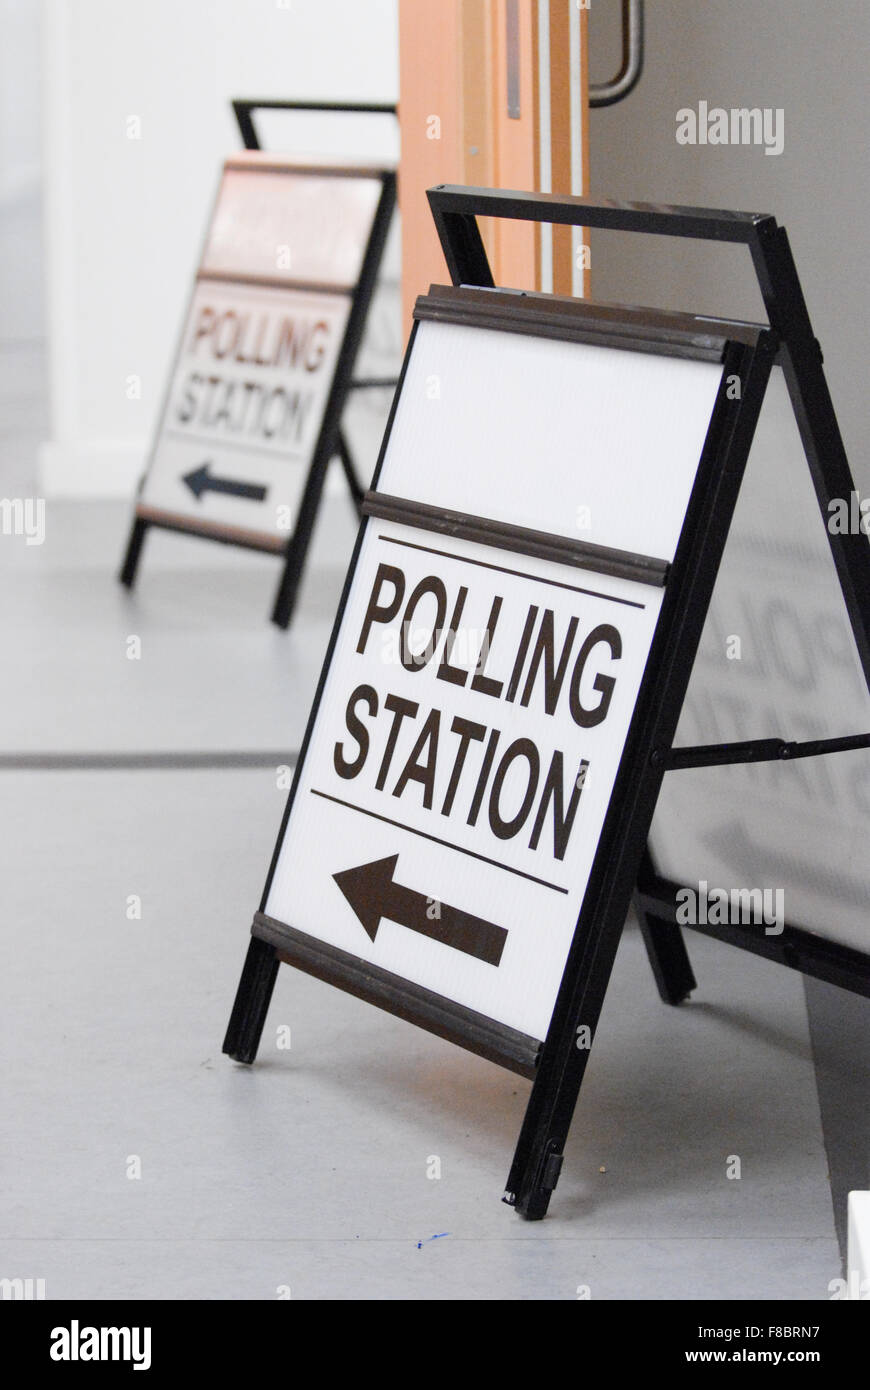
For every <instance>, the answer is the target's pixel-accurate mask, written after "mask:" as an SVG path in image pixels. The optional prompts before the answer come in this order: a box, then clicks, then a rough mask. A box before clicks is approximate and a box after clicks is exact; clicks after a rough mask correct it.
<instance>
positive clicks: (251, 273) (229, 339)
mask: <svg viewBox="0 0 870 1390" xmlns="http://www.w3.org/2000/svg"><path fill="white" fill-rule="evenodd" d="M382 189H383V178H382V175H381V174H379V172H378V171H377V170H373V169H369V168H368V167H361V168H359V169H357V170H356V171H352V170H348V169H339V168H336V167H332V166H329V165H319V164H318V163H317V161H314V162H313V164H312V165H310V166H308V165H306V166H299V165H297V164H295V163H293V162H290V161H283V162H282V160H281V159H280V157H276V156H275V155H268V156H267V155H263V154H261V153H252V154H245V155H240V156H238V157H236V158H234V159H232V160H229V161H228V162H227V164H226V165H225V167H224V171H223V176H222V179H221V185H220V189H219V192H218V197H217V201H216V203H215V208H214V211H213V214H212V218H211V224H210V227H209V230H208V235H207V237H206V242H205V248H204V250H203V254H202V260H201V263H200V268H199V272H198V274H197V280H196V285H195V288H194V293H193V297H192V300H191V303H190V307H189V310H188V314H187V319H186V322H185V325H184V330H183V336H182V340H181V343H180V346H179V350H178V355H177V358H176V362H175V366H174V369H173V374H172V380H171V382H170V387H169V391H168V395H167V399H166V403H165V407H164V412H163V417H162V420H161V425H160V429H159V432H158V438H157V442H156V445H155V448H154V452H153V455H152V458H151V461H150V464H149V468H148V471H147V473H146V476H145V479H144V482H143V485H142V488H141V490H140V494H139V501H138V505H137V512H138V515H139V516H140V517H143V518H144V519H146V520H149V519H150V520H153V521H158V522H161V521H162V522H166V523H169V524H173V523H175V524H181V525H186V526H188V527H190V528H192V529H196V530H202V531H204V532H206V533H211V534H216V535H220V536H221V537H222V538H227V539H230V540H232V539H237V540H239V541H241V542H243V543H244V542H246V543H249V544H254V545H258V546H261V547H263V548H265V549H273V550H280V549H281V548H282V547H283V546H285V545H286V543H287V541H288V538H289V536H290V535H291V534H292V532H293V530H294V528H295V525H296V521H297V518H298V515H299V507H300V502H301V499H302V493H303V489H304V487H305V484H306V481H307V478H308V474H309V470H310V468H311V465H312V462H313V461H314V459H315V454H316V450H317V446H318V443H319V440H320V436H321V430H322V427H323V424H324V418H325V412H326V407H327V403H328V400H329V396H330V391H331V388H332V385H333V380H334V378H335V372H336V366H337V363H338V359H339V354H340V351H341V348H342V344H343V341H344V337H345V332H346V330H347V326H348V319H349V316H350V312H351V304H352V294H353V292H354V290H355V288H356V285H357V282H358V280H359V277H360V273H361V269H362V265H363V261H364V257H365V254H366V249H367V247H368V245H369V240H370V237H371V235H372V228H373V225H374V222H375V218H376V215H377V211H378V207H379V203H380V199H381V194H382Z"/></svg>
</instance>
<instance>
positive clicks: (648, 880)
mask: <svg viewBox="0 0 870 1390" xmlns="http://www.w3.org/2000/svg"><path fill="white" fill-rule="evenodd" d="M428 196H429V202H430V205H431V207H432V213H433V216H434V219H435V223H436V226H437V228H438V233H439V236H440V238H441V244H442V247H443V249H444V254H445V256H446V259H447V264H448V267H449V269H450V273H451V276H452V278H453V282H454V284H473V285H484V286H489V285H492V284H493V279H492V272H491V270H490V266H489V262H488V260H487V256H486V251H485V249H484V246H483V241H482V239H481V236H480V232H479V229H478V226H477V218H478V217H479V216H483V217H507V218H519V219H530V220H533V221H538V222H553V223H569V224H571V225H576V223H578V222H579V223H581V224H582V225H584V226H587V227H596V228H601V229H606V230H611V231H623V232H640V233H647V234H652V235H656V236H672V237H689V238H692V239H695V240H701V241H716V242H731V243H736V244H742V245H745V246H747V247H748V249H749V252H750V254H751V257H752V264H753V268H754V270H755V274H756V278H757V280H758V286H759V289H760V291H761V295H762V299H763V301H764V307H765V310H766V312H767V316H768V320H769V323H770V327H771V328H772V329H773V330H774V331H775V332H776V334H777V336H778V338H779V343H780V347H779V353H778V357H777V363H778V365H779V366H780V367H781V368H782V371H783V375H784V378H785V381H786V385H787V387H788V392H789V397H790V400H791V404H792V409H793V411H794V415H795V420H796V423H797V427H798V431H799V434H800V438H801V443H802V445H803V448H804V452H805V454H806V459H807V463H808V465H809V469H810V473H811V475H812V480H813V486H814V488H815V493H816V498H817V500H818V504H819V511H820V513H821V516H822V521H823V524H824V525H825V532H826V534H827V537H828V543H829V545H830V548H831V555H832V557H833V561H834V565H835V567H836V572H837V577H838V580H839V583H840V588H841V591H842V594H843V601H844V603H845V606H846V612H847V614H848V617H849V622H850V624H851V628H852V633H853V635H854V638H855V645H856V647H857V650H858V655H859V659H860V661H861V666H862V669H863V672H864V677H865V680H866V682H867V686H868V690H870V545H868V543H867V539H866V537H865V536H863V535H861V534H860V533H858V532H850V533H847V534H842V535H841V534H834V533H833V532H832V531H831V530H830V529H829V528H828V526H827V520H828V517H829V514H830V513H829V503H830V502H831V501H832V500H834V499H835V498H848V497H851V496H852V493H853V492H854V490H855V483H854V480H853V478H852V473H851V469H850V468H849V462H848V459H847V457H846V450H845V446H844V444H843V439H842V435H841V433H840V427H839V423H838V421H837V415H836V411H835V410H834V405H833V402H832V400H831V395H830V391H829V389H828V384H827V381H826V379H825V372H824V366H823V357H822V350H821V346H820V344H819V342H818V340H817V338H816V336H815V334H814V333H813V329H812V324H811V322H810V316H809V312H808V310H807V306H806V301H805V299H804V295H803V290H802V288H801V283H800V279H799V276H798V272H797V267H796V265H795V262H794V257H793V255H792V252H791V247H790V245H789V240H788V235H787V233H786V230H785V228H784V227H781V226H779V225H778V223H777V221H776V219H775V218H774V217H772V216H770V215H769V214H767V213H748V212H725V211H720V210H716V209H712V208H692V207H671V206H666V205H662V204H654V203H617V202H606V201H600V200H595V199H591V198H562V197H559V196H558V195H555V194H538V193H522V192H519V193H514V192H501V191H496V190H490V189H480V188H460V187H453V186H449V185H442V186H441V187H439V188H434V189H430V190H429V194H428ZM868 747H870V734H866V733H861V734H856V735H851V736H849V737H847V738H833V739H818V740H814V741H813V743H812V744H804V745H801V744H796V743H790V742H787V741H784V740H781V739H756V740H751V741H749V742H747V743H743V744H736V745H735V744H732V745H723V746H711V747H703V748H681V749H673V748H671V747H670V746H669V745H666V744H663V745H661V746H660V747H659V748H657V749H656V751H655V754H654V758H655V761H656V764H657V765H658V766H659V767H660V768H662V769H663V770H664V771H677V770H679V769H683V768H690V767H705V766H711V765H713V764H727V763H737V762H757V761H762V760H773V759H781V760H786V761H787V760H790V759H792V758H794V757H817V756H822V755H825V754H829V753H836V752H844V751H854V750H857V749H867V748H868ZM680 891H681V888H680V885H678V884H675V883H672V882H670V881H669V880H667V879H665V878H663V877H662V876H661V875H660V874H659V873H658V872H657V870H656V867H655V862H654V858H653V855H652V853H651V852H650V851H649V849H648V850H647V851H646V853H645V854H644V856H643V859H642V862H641V868H640V873H639V876H638V882H637V891H636V894H635V906H636V908H637V912H638V916H639V918H640V924H641V930H642V932H643V937H644V942H645V944H646V948H647V952H648V954H649V957H650V962H651V965H652V968H653V973H654V975H655V979H656V983H657V985H658V989H659V993H660V995H661V998H662V999H663V1001H664V1002H665V1003H668V1004H679V1003H681V1002H682V1001H683V1000H684V999H686V998H687V997H688V995H689V994H690V993H691V991H692V990H693V989H695V987H696V981H695V977H694V974H693V972H692V967H691V964H690V962H689V957H688V953H687V951H686V946H685V942H684V940H683V936H682V932H681V931H680V927H679V925H678V923H677V915H676V913H677V902H678V897H677V895H678V893H680ZM692 930H693V931H700V932H702V933H703V934H705V935H708V936H712V937H715V938H716V939H717V940H720V941H726V942H728V943H729V944H731V945H735V946H741V947H743V949H745V950H748V951H751V952H753V953H754V954H756V955H759V956H762V957H764V958H765V959H768V960H773V961H777V962H779V963H780V964H782V965H787V966H789V967H791V968H792V969H795V970H799V971H800V972H801V973H802V974H805V975H811V976H813V977H814V978H816V979H820V980H826V981H828V982H829V983H832V984H837V985H840V986H842V988H844V989H849V990H851V991H853V992H854V993H857V994H862V995H865V996H868V997H870V953H867V952H862V951H858V950H855V949H854V948H852V947H847V946H843V945H841V944H840V943H839V942H836V941H831V940H829V939H827V938H825V937H823V936H820V935H819V934H818V933H817V932H813V931H811V930H807V928H806V927H805V926H797V925H794V924H786V925H785V927H784V929H783V931H782V933H781V934H778V935H777V936H775V937H772V936H765V935H760V934H759V933H758V931H757V930H756V929H753V927H752V926H751V925H750V924H748V923H743V922H742V921H741V922H730V923H727V924H724V925H716V924H712V923H710V924H700V923H699V924H697V925H695V924H692Z"/></svg>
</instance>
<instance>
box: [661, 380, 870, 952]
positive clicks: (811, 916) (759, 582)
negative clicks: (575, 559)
mask: <svg viewBox="0 0 870 1390" xmlns="http://www.w3.org/2000/svg"><path fill="white" fill-rule="evenodd" d="M861 505H862V500H861V499H860V498H859V494H858V492H857V490H855V491H853V492H852V493H851V494H850V495H846V496H845V497H844V498H843V499H837V500H835V501H834V502H833V504H832V505H830V506H828V507H826V512H825V520H826V522H827V525H828V528H829V535H832V536H833V537H834V538H835V539H836V538H837V537H838V536H839V535H840V534H841V533H843V532H844V531H848V532H849V533H850V534H851V535H852V536H853V537H854V539H855V542H856V543H857V544H858V545H861V544H863V545H865V546H867V545H868V544H870V542H868V541H867V536H868V534H870V502H867V503H866V504H865V506H864V510H863V511H862V510H861ZM829 535H826V534H825V527H824V526H822V525H821V524H820V519H819V506H818V502H817V499H816V497H815V495H814V492H813V485H812V479H811V476H810V472H809V470H808V469H807V468H806V467H805V466H804V464H803V446H802V444H801V439H800V434H799V432H798V428H797V425H796V422H795V418H794V413H793V411H792V408H791V404H790V402H789V399H788V392H787V389H786V384H785V381H784V379H783V374H782V370H781V369H780V368H779V367H776V368H775V369H774V371H773V372H772V373H771V378H770V384H769V386H768V390H767V394H766V396H765V400H764V405H763V407H762V411H761V415H760V418H759V422H758V427H757V429H756V433H755V438H754V440H753V444H752V449H751V451H750V454H749V460H748V463H747V466H746V474H745V477H744V482H743V487H742V489H741V492H740V498H739V500H738V503H737V507H736V510H735V513H734V520H733V522H732V526H731V531H730V533H729V537H728V543H727V545H726V547H725V553H724V555H723V558H722V565H721V568H720V570H719V575H718V577H717V580H716V588H715V590H714V592H713V600H712V603H711V605H710V612H709V614H708V617H707V622H706V624H705V627H704V633H703V636H702V639H701V644H700V647H699V649H698V656H697V658H696V661H695V665H694V668H693V671H692V678H691V680H690V682H689V687H688V691H687V694H686V703H685V706H684V709H683V715H682V718H681V720H680V725H679V728H678V731H677V737H678V741H679V743H680V744H698V743H712V742H713V741H716V742H729V743H731V742H734V741H735V740H740V739H746V738H761V737H763V736H764V735H766V734H770V733H771V732H778V733H782V734H784V735H792V736H794V737H796V738H800V739H831V738H836V737H837V736H839V735H844V734H848V733H849V732H850V731H851V730H853V729H860V728H864V727H866V726H867V724H868V716H870V705H868V695H867V681H866V679H865V676H864V673H863V671H862V669H861V660H860V655H859V651H858V647H857V645H856V640H855V633H854V632H853V629H852V626H851V624H850V622H849V615H848V613H847V611H846V608H845V606H844V603H843V596H842V593H841V591H840V586H839V584H838V581H837V571H836V567H835V563H834V559H833V557H832V554H831V549H830V545H829ZM865 601H867V602H870V594H867V595H865ZM868 843H870V774H868V760H867V755H866V754H863V755H858V756H853V757H838V758H814V759H801V760H798V761H795V762H789V761H788V760H786V761H785V762H784V761H782V760H776V761H770V762H760V763H742V764H736V765H734V766H732V767H699V768H694V769H686V770H684V771H681V772H680V773H679V775H674V776H673V777H667V778H665V781H664V784H663V786H662V791H661V795H660V797H659V802H658V806H657V808H656V814H655V818H654V820H653V824H652V832H651V836H650V848H651V851H652V855H653V858H654V861H655V864H656V868H657V869H658V871H659V873H660V874H661V875H662V876H663V877H664V878H666V879H668V880H670V881H672V882H675V883H680V884H691V883H695V884H697V882H698V879H699V877H703V878H704V879H705V880H706V881H707V884H708V888H710V889H712V888H713V886H714V885H715V886H717V887H718V886H720V885H731V884H752V885H765V887H766V889H767V891H768V892H769V893H774V892H778V893H780V894H781V897H782V901H783V903H784V908H785V913H786V915H787V917H788V921H789V923H791V924H793V925H794V926H801V927H803V928H805V929H809V930H810V931H811V932H812V933H813V935H814V936H815V937H816V938H818V940H819V942H820V944H823V943H824V942H828V943H834V944H839V945H840V946H842V947H845V948H848V949H850V950H854V951H859V952H863V953H867V951H868V949H870V932H868V921H867V905H868V902H870V862H868V857H867V845H868ZM780 926H781V923H779V924H776V923H772V924H770V926H769V927H768V931H769V933H770V939H771V940H772V941H776V939H777V937H778V936H779V935H780V932H779V931H778V927H780ZM782 934H783V935H784V934H785V932H782Z"/></svg>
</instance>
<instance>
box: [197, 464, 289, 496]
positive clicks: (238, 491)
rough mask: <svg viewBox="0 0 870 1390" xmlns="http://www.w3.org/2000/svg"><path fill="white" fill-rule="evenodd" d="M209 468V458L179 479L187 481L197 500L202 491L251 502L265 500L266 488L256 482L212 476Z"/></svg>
mask: <svg viewBox="0 0 870 1390" xmlns="http://www.w3.org/2000/svg"><path fill="white" fill-rule="evenodd" d="M210 468H211V459H209V460H208V462H207V463H201V464H200V465H199V468H194V470H193V472H192V473H185V475H184V477H183V478H182V480H181V481H182V482H183V483H187V486H188V487H189V488H190V490H191V492H192V493H193V495H194V497H195V498H196V499H197V501H199V499H200V498H201V497H202V494H203V493H204V492H226V493H228V494H229V496H230V497H247V498H249V499H250V501H251V502H265V500H266V493H267V491H268V488H265V487H261V486H260V485H259V484H258V483H240V482H238V480H237V479H235V478H214V477H212V475H211V473H209V471H208V470H209V469H210Z"/></svg>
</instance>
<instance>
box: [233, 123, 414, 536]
mask: <svg viewBox="0 0 870 1390" xmlns="http://www.w3.org/2000/svg"><path fill="white" fill-rule="evenodd" d="M232 108H233V115H234V116H235V118H236V125H237V126H238V127H239V134H240V135H241V137H242V144H243V145H244V147H245V149H246V150H260V149H262V148H263V147H262V145H261V144H260V137H259V135H258V133H257V127H256V125H255V124H254V112H255V111H291V112H292V111H295V112H308V113H312V112H314V111H319V112H321V113H323V114H324V115H327V116H341V115H350V116H393V117H398V114H399V108H398V107H397V106H394V105H392V104H391V103H388V102H373V101H279V100H274V101H270V100H254V101H252V100H250V99H247V98H245V99H243V98H241V97H237V98H235V99H234V100H233V102H232ZM398 380H399V378H398V377H395V376H355V377H354V378H353V380H352V381H351V383H350V385H351V390H352V391H372V390H376V391H380V390H389V391H394V390H395V389H396V386H397V385H398ZM337 449H338V459H339V462H340V464H341V466H342V469H343V471H344V476H345V478H346V479H347V486H348V488H349V490H350V495H351V498H352V500H353V504H354V506H355V507H356V509H357V512H359V513H360V515H361V514H362V513H361V512H360V508H361V507H362V499H363V493H364V492H365V484H364V483H363V482H362V481H361V479H360V477H359V474H358V472H357V469H356V465H355V463H354V459H353V453H352V451H351V447H350V444H349V442H348V438H347V433H346V431H345V430H344V428H343V426H339V430H338V438H337Z"/></svg>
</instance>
